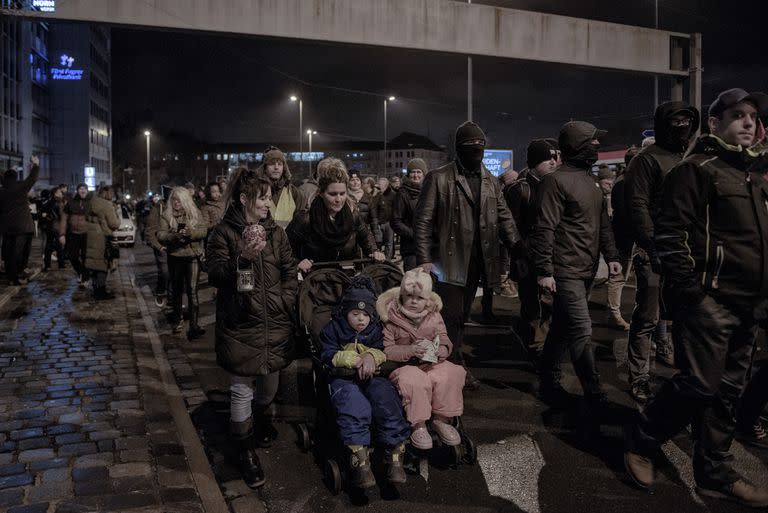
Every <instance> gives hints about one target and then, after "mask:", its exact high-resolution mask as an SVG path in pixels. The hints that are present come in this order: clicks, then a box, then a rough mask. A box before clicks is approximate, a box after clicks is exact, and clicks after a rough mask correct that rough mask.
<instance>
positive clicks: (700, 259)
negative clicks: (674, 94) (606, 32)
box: [624, 89, 768, 507]
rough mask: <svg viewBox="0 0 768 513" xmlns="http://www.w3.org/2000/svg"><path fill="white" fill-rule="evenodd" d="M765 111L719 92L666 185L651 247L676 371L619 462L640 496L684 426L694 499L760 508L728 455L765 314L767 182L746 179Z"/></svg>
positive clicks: (741, 95) (756, 97)
mask: <svg viewBox="0 0 768 513" xmlns="http://www.w3.org/2000/svg"><path fill="white" fill-rule="evenodd" d="M766 110H768V95H765V94H762V93H751V94H748V93H747V92H746V91H744V90H742V89H729V90H727V91H724V92H722V93H720V95H719V96H718V97H717V99H716V100H715V101H714V102H713V103H712V104H711V105H710V107H709V119H708V121H707V124H708V128H709V132H710V134H707V135H703V136H701V137H700V138H699V140H698V141H697V144H696V147H695V148H694V149H693V151H692V152H691V154H690V155H689V156H688V157H687V158H686V159H685V160H683V161H682V162H681V163H680V164H678V165H677V166H675V167H674V168H673V169H672V171H670V172H669V174H668V175H667V177H666V179H665V180H664V185H663V188H662V200H661V208H660V212H659V215H658V217H657V219H656V222H655V224H654V241H655V247H656V251H657V252H658V257H659V260H660V261H661V270H662V276H663V278H664V292H663V293H664V296H663V297H664V301H665V306H667V307H669V308H670V309H671V313H672V318H673V321H674V328H673V334H674V336H675V348H676V349H677V354H676V355H675V363H676V364H677V366H678V368H679V369H680V373H679V374H677V375H676V376H675V377H674V378H672V379H671V380H670V381H668V382H666V383H665V384H664V385H663V386H662V388H661V389H660V390H659V392H658V394H657V395H656V396H655V397H654V398H652V399H651V400H650V402H649V403H648V406H647V407H646V409H645V411H644V413H643V415H642V417H641V419H640V421H639V422H638V423H637V424H636V425H635V426H634V428H633V429H632V430H631V431H630V433H628V437H627V452H625V454H624V462H625V465H626V468H627V471H628V472H629V474H630V476H631V477H632V478H633V479H634V481H635V482H636V483H637V484H638V485H640V486H642V487H649V486H651V485H652V484H653V480H654V468H653V462H652V459H651V458H652V456H653V455H654V454H655V453H656V452H657V451H658V448H659V446H660V445H661V444H662V443H664V442H665V441H666V440H668V439H669V438H671V437H672V436H674V435H675V434H676V433H678V432H679V431H681V430H682V429H684V428H685V426H686V425H688V424H689V423H692V424H693V430H692V431H693V433H694V436H695V437H696V443H695V445H694V454H693V473H694V478H695V480H696V484H697V485H698V486H697V491H698V493H699V495H703V496H707V497H715V498H721V499H729V500H735V501H737V502H739V503H741V504H743V505H746V506H751V507H766V506H768V491H767V490H765V489H758V488H756V487H755V486H753V485H752V484H750V483H747V482H746V481H744V479H743V478H742V477H741V476H740V475H739V474H738V473H737V472H736V471H735V470H734V469H733V467H732V465H731V462H732V460H733V456H732V455H731V454H730V452H729V449H730V446H731V442H732V440H733V434H734V430H735V425H734V424H735V421H734V408H735V406H736V403H737V401H738V398H739V396H740V394H741V391H742V389H743V387H744V381H745V379H746V374H747V371H748V369H749V367H750V359H751V356H752V353H753V351H754V345H755V336H756V331H757V321H756V316H760V317H762V315H763V314H764V312H756V309H755V305H759V304H760V303H761V299H762V298H765V297H766V295H768V209H766V198H768V182H766V180H764V179H763V177H762V175H761V174H759V173H756V172H754V171H750V164H751V161H752V160H753V159H754V153H752V152H751V151H750V150H749V149H748V148H749V147H750V146H752V144H754V143H755V139H756V133H757V128H758V123H757V114H758V112H765V111H766Z"/></svg>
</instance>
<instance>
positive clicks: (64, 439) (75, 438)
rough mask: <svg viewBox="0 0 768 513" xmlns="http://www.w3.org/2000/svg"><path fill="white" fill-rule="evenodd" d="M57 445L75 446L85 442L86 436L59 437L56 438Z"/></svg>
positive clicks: (69, 435) (79, 434)
mask: <svg viewBox="0 0 768 513" xmlns="http://www.w3.org/2000/svg"><path fill="white" fill-rule="evenodd" d="M55 440H56V443H57V444H59V445H65V444H74V443H78V442H84V441H85V435H84V434H83V433H69V434H66V435H59V436H57V437H56V438H55Z"/></svg>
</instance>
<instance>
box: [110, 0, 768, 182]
mask: <svg viewBox="0 0 768 513" xmlns="http://www.w3.org/2000/svg"><path fill="white" fill-rule="evenodd" d="M474 3H486V4H493V5H499V6H503V7H510V8H518V9H528V10H534V11H540V12H548V13H553V14H562V15H567V16H576V17H584V18H593V19H600V20H604V21H611V22H617V23H626V24H632V25H639V26H653V22H654V14H653V11H654V2H653V0H637V1H633V2H614V1H603V0H601V1H592V2H589V1H582V2H563V1H556V0H541V1H524V0H495V1H493V0H491V1H479V2H478V1H475V2H474ZM734 5H738V6H739V9H740V10H739V12H735V11H734V10H733V9H732V7H733V6H734ZM761 5H763V7H762V9H761V7H759V6H761ZM749 6H753V9H754V10H752V11H751V14H750V10H749V9H748V8H747V7H749ZM764 9H765V8H764V2H761V1H750V2H737V3H732V2H723V1H715V0H698V1H697V0H660V1H659V18H660V24H659V27H660V28H661V29H668V30H673V31H679V32H696V31H698V32H702V33H703V59H704V85H703V101H704V104H705V105H706V104H708V103H709V102H710V101H711V99H712V98H713V97H714V95H715V94H716V93H717V92H719V91H721V90H724V89H727V88H730V87H743V88H746V89H748V90H768V71H766V70H767V69H768V43H766V41H767V40H768V39H766V34H765V30H764V26H760V25H759V24H758V23H757V21H758V20H759V19H761V18H762V19H763V20H764V19H765V18H764V15H762V16H758V15H757V13H759V12H760V13H762V12H764ZM112 34H113V59H112V67H113V76H112V84H113V95H112V98H113V119H114V121H115V122H116V123H128V125H129V126H133V125H136V126H139V125H146V126H148V127H151V128H153V130H155V131H156V132H158V133H162V132H168V131H175V132H178V133H182V134H187V135H189V136H192V137H195V138H197V139H199V140H202V141H207V142H212V143H215V142H225V143H226V142H232V143H242V142H253V141H258V142H268V141H275V142H277V141H295V140H296V139H297V135H298V110H297V106H296V104H294V103H291V102H289V101H288V96H289V95H290V94H291V93H297V94H299V95H300V96H301V97H302V98H304V127H305V128H307V127H312V128H313V129H315V130H317V131H318V132H319V134H318V135H317V136H314V141H313V149H315V150H319V151H322V146H323V142H324V141H330V140H342V139H361V140H380V139H382V138H383V112H382V111H383V106H382V98H381V97H380V96H377V95H385V94H386V95H388V94H394V95H396V96H397V97H398V100H397V101H396V102H394V103H392V104H390V106H389V116H388V121H389V127H388V134H389V137H390V138H392V137H394V136H395V135H397V134H399V133H400V132H402V131H412V132H416V133H421V134H425V135H428V136H429V137H431V138H432V139H433V140H434V141H435V142H436V143H437V144H440V145H447V144H449V139H450V135H451V134H452V133H453V131H454V130H455V127H456V126H457V125H458V124H460V123H461V122H462V121H464V120H465V119H466V58H465V57H463V56H458V55H455V56H453V55H443V54H435V53H427V52H418V51H405V50H391V49H384V48H367V47H366V48H363V47H354V46H334V45H326V44H318V43H306V42H298V41H288V40H271V39H262V38H244V37H229V36H218V35H208V34H206V35H203V34H195V33H173V32H160V31H138V30H128V29H117V28H116V29H114V30H113V33H112ZM761 39H762V41H761ZM474 79H475V81H474V87H475V102H474V109H475V116H474V117H475V120H476V121H477V122H478V123H480V125H481V126H482V127H483V128H484V129H485V130H486V133H487V134H488V137H489V145H490V146H491V147H496V148H513V149H515V150H516V152H517V155H516V159H515V165H516V167H517V168H520V167H522V165H523V158H524V157H523V154H522V153H521V152H522V151H523V150H524V148H525V147H526V145H527V143H528V141H529V140H530V139H531V138H534V137H543V136H556V134H557V131H558V129H559V127H560V125H562V123H564V122H565V121H568V120H569V119H571V118H573V119H584V120H588V121H591V122H593V123H594V124H596V125H598V126H600V127H604V128H606V129H608V130H609V132H610V133H609V136H608V137H607V138H606V140H605V141H604V143H605V145H606V146H616V145H622V144H631V143H639V142H640V140H641V136H640V133H641V132H642V130H643V129H644V128H648V127H650V126H651V121H650V117H651V115H652V112H653V78H652V77H650V76H645V75H633V74H628V73H620V72H608V71H600V70H592V69H584V68H576V67H572V66H564V65H554V64H546V63H535V62H527V61H514V60H509V59H495V58H486V57H475V58H474ZM686 94H687V91H686ZM669 95H670V82H669V81H668V80H667V79H660V99H661V101H664V100H666V99H669ZM116 133H117V132H116ZM140 141H141V137H140V136H139V135H137V136H136V137H130V136H129V134H125V135H124V136H123V137H122V138H121V137H120V134H119V133H118V136H117V137H116V140H115V150H116V155H120V153H121V146H122V148H123V149H125V148H127V147H128V146H129V145H134V144H136V142H140ZM139 146H140V145H139ZM305 146H306V140H305ZM305 149H306V148H305ZM116 160H118V159H117V158H116ZM117 164H119V162H117Z"/></svg>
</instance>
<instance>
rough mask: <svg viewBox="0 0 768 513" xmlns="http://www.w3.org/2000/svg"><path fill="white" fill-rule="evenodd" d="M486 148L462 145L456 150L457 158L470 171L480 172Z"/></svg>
mask: <svg viewBox="0 0 768 513" xmlns="http://www.w3.org/2000/svg"><path fill="white" fill-rule="evenodd" d="M484 154H485V147H484V146H480V145H472V146H469V145H460V146H459V147H458V148H457V149H456V156H457V157H458V158H459V162H461V165H462V166H464V167H465V168H466V169H467V170H469V171H474V172H477V171H480V165H481V164H482V163H483V155H484Z"/></svg>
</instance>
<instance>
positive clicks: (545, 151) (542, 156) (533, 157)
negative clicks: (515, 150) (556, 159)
mask: <svg viewBox="0 0 768 513" xmlns="http://www.w3.org/2000/svg"><path fill="white" fill-rule="evenodd" d="M554 151H555V148H553V147H552V145H551V144H550V143H549V142H547V141H546V140H545V139H534V140H533V141H531V143H530V144H529V145H528V152H527V155H526V159H527V164H528V169H533V168H534V167H536V166H538V165H539V164H541V163H542V162H545V161H547V160H549V159H551V158H552V152H554Z"/></svg>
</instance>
